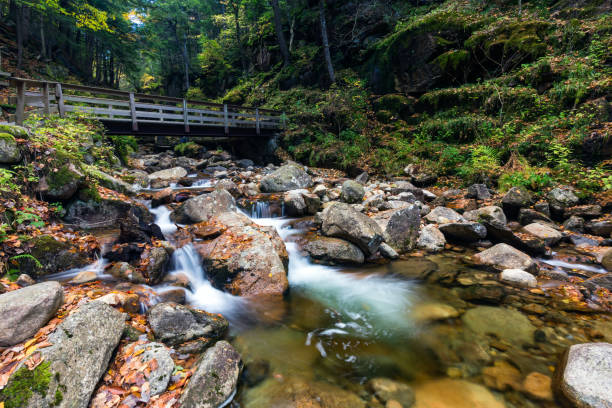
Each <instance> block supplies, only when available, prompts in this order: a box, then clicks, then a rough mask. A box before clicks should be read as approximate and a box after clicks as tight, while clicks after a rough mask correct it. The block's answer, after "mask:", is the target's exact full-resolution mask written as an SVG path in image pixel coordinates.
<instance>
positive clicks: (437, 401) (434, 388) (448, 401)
mask: <svg viewBox="0 0 612 408" xmlns="http://www.w3.org/2000/svg"><path fill="white" fill-rule="evenodd" d="M414 391H415V396H416V404H415V405H414V408H434V407H435V408H505V404H504V403H503V402H502V401H501V400H499V399H497V398H496V397H495V395H493V393H491V391H489V390H488V389H487V388H485V387H483V386H482V385H480V384H474V383H471V382H469V381H465V380H453V379H442V380H432V381H427V382H424V383H421V384H419V385H417V386H415V387H414Z"/></svg>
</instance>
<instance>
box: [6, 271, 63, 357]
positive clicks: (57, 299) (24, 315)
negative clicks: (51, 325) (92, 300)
mask: <svg viewBox="0 0 612 408" xmlns="http://www.w3.org/2000/svg"><path fill="white" fill-rule="evenodd" d="M62 303H64V290H63V289H62V285H60V284H59V283H58V282H43V283H38V284H36V285H32V286H28V287H26V288H22V289H17V290H13V291H11V292H7V293H4V294H2V295H0V315H1V316H2V319H0V346H2V347H6V346H12V345H14V344H17V343H20V342H22V341H24V340H25V339H28V338H30V337H32V336H34V335H35V334H36V332H37V331H38V329H40V328H41V327H43V326H44V325H45V324H47V322H48V321H49V320H50V319H51V318H52V317H53V316H54V315H55V313H56V312H57V310H58V309H59V308H60V306H61V305H62Z"/></svg>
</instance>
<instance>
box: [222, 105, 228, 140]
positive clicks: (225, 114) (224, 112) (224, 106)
mask: <svg viewBox="0 0 612 408" xmlns="http://www.w3.org/2000/svg"><path fill="white" fill-rule="evenodd" d="M223 123H224V124H225V135H226V136H227V135H229V122H228V121H227V104H223Z"/></svg>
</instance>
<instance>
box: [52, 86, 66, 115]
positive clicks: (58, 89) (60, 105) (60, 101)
mask: <svg viewBox="0 0 612 408" xmlns="http://www.w3.org/2000/svg"><path fill="white" fill-rule="evenodd" d="M55 99H57V112H58V113H59V115H60V117H61V118H63V117H64V115H65V114H66V107H65V106H64V94H63V93H62V84H60V83H57V84H56V85H55Z"/></svg>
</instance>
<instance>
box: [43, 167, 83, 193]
mask: <svg viewBox="0 0 612 408" xmlns="http://www.w3.org/2000/svg"><path fill="white" fill-rule="evenodd" d="M77 179H78V175H76V174H75V173H74V172H73V171H72V170H70V169H69V168H68V166H62V167H60V169H59V170H58V171H56V172H51V173H49V176H48V177H47V183H48V184H49V189H50V190H58V189H61V188H63V187H64V186H65V185H66V184H70V183H73V182H74V181H76V180H77Z"/></svg>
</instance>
